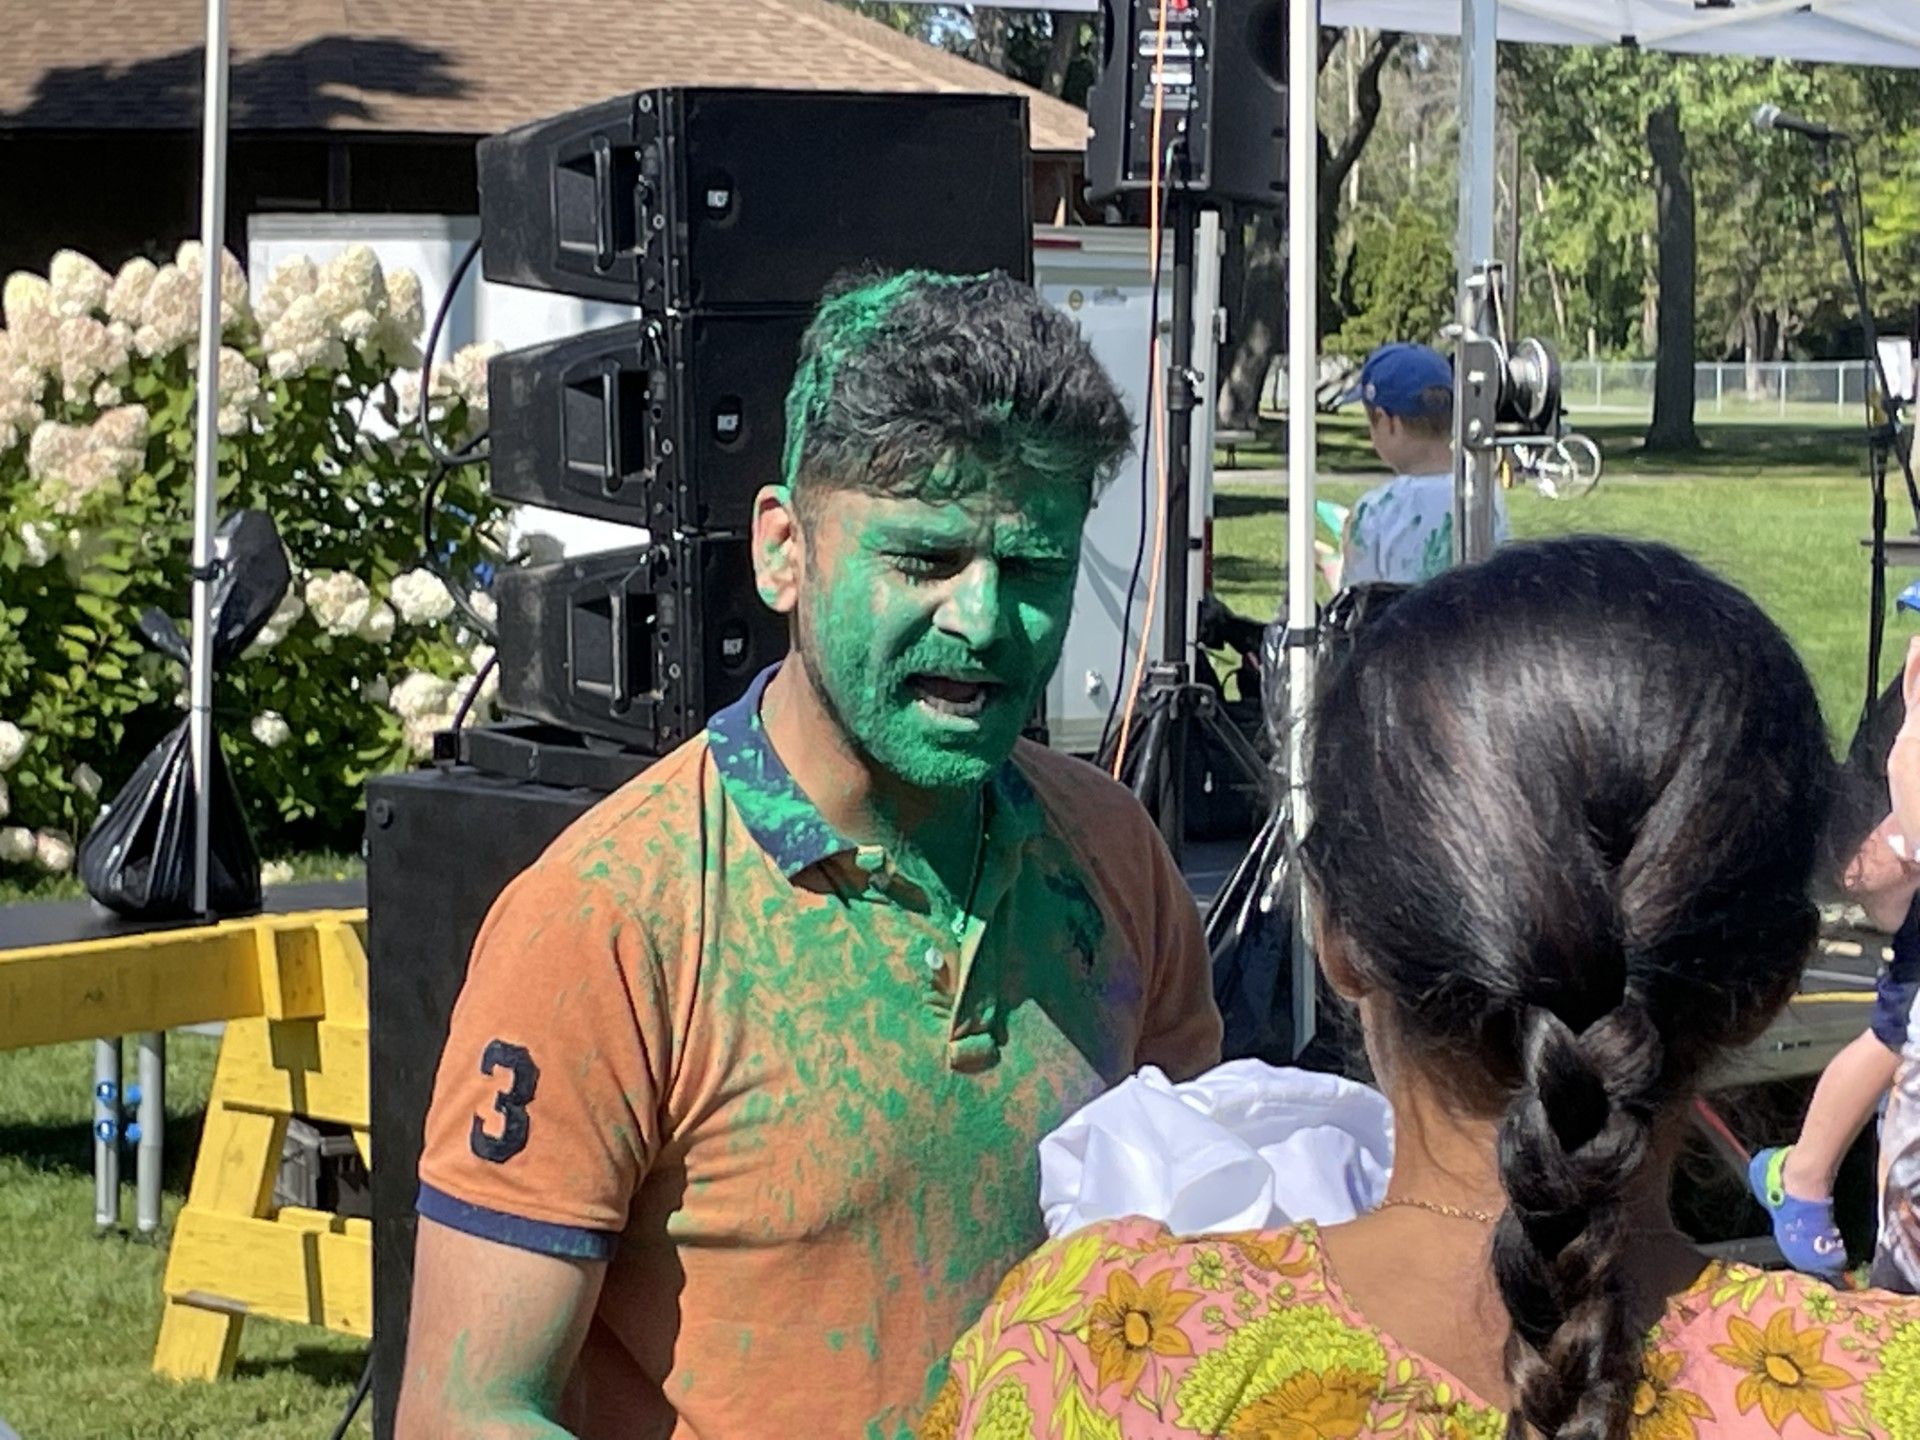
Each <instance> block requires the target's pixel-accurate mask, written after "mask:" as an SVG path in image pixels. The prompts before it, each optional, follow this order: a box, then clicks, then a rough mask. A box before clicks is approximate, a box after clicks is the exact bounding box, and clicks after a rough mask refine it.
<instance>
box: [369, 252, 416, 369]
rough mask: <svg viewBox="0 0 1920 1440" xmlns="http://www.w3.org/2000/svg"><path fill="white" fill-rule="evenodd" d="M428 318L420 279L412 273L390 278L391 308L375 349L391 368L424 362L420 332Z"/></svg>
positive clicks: (396, 273)
mask: <svg viewBox="0 0 1920 1440" xmlns="http://www.w3.org/2000/svg"><path fill="white" fill-rule="evenodd" d="M426 319H427V316H426V304H425V300H424V298H423V296H422V292H421V288H420V277H419V276H418V275H416V274H415V273H414V272H413V271H411V270H396V271H394V272H393V273H392V274H391V275H389V276H387V308H386V312H385V313H384V314H382V315H381V317H380V328H379V330H378V332H377V333H376V334H375V335H374V346H375V348H376V349H377V350H378V351H379V353H380V354H381V355H383V356H384V357H385V358H386V361H387V363H388V364H389V365H392V366H395V367H398V368H402V369H404V368H407V367H410V366H416V365H418V364H419V363H420V332H421V330H422V328H423V327H424V326H425V324H426ZM416 383H417V382H416Z"/></svg>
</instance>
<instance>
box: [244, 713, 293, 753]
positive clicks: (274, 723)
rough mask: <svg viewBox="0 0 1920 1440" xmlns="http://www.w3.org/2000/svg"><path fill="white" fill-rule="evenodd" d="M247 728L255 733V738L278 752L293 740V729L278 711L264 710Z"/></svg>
mask: <svg viewBox="0 0 1920 1440" xmlns="http://www.w3.org/2000/svg"><path fill="white" fill-rule="evenodd" d="M247 728H248V729H249V730H251V731H252V732H253V738H254V739H256V740H258V741H259V742H260V743H261V744H262V745H264V746H266V747H267V749H269V750H278V749H279V748H280V747H281V746H282V745H284V744H286V743H287V741H289V740H291V739H292V738H293V727H292V726H291V725H289V724H287V722H286V719H285V717H283V716H282V715H281V714H280V712H279V711H277V710H262V711H261V712H260V713H259V714H258V715H256V716H254V717H253V722H252V724H250V725H249V726H248V727H247Z"/></svg>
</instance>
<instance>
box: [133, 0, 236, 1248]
mask: <svg viewBox="0 0 1920 1440" xmlns="http://www.w3.org/2000/svg"><path fill="white" fill-rule="evenodd" d="M206 46H207V50H206V86H205V109H204V113H203V118H202V124H203V128H204V132H205V135H204V139H203V141H202V146H201V160H200V165H201V173H200V246H201V257H200V258H201V269H200V354H199V368H198V386H199V394H198V396H197V397H196V398H197V399H198V401H199V406H198V410H197V413H196V416H195V421H194V470H193V635H192V645H193V649H192V660H191V664H190V665H189V667H188V670H189V691H190V704H191V709H190V711H189V714H188V731H187V738H188V742H189V745H190V747H191V751H192V759H193V908H194V911H195V913H196V914H199V915H205V914H206V913H207V859H208V853H209V840H210V837H209V836H208V834H207V796H208V790H209V785H208V781H209V778H210V775H211V772H212V752H213V584H212V576H211V574H210V573H209V570H208V566H210V565H211V564H212V562H213V512H214V506H215V504H216V503H217V501H216V491H215V478H216V477H215V460H216V458H217V452H218V446H219V443H220V433H219V420H218V417H219V414H220V280H221V266H222V259H223V256H224V254H225V251H226V225H227V0H207V39H206ZM139 1073H140V1106H139V1117H140V1118H139V1121H138V1124H139V1126H140V1139H139V1142H138V1149H137V1151H136V1156H135V1191H134V1217H135V1224H136V1226H137V1227H138V1229H139V1231H140V1233H141V1234H143V1235H150V1234H152V1233H153V1232H154V1231H156V1230H158V1229H159V1228H160V1171H161V1163H162V1160H163V1152H164V1146H165V1131H166V1115H167V1101H166V1091H167V1037H166V1034H165V1032H164V1031H150V1032H148V1033H146V1034H143V1035H142V1036H140V1040H139Z"/></svg>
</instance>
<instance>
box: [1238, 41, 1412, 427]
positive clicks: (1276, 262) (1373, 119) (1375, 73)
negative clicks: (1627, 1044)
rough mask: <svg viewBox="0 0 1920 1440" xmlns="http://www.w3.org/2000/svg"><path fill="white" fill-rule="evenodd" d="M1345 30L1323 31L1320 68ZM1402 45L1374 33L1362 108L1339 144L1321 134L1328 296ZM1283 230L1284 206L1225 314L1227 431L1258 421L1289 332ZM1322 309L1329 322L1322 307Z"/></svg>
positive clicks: (1259, 234) (1250, 253)
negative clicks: (1349, 186) (1348, 212)
mask: <svg viewBox="0 0 1920 1440" xmlns="http://www.w3.org/2000/svg"><path fill="white" fill-rule="evenodd" d="M1339 33H1340V32H1339V31H1337V30H1329V29H1326V28H1322V30H1321V32H1320V64H1321V66H1322V68H1324V67H1325V66H1326V63H1327V60H1328V59H1329V57H1330V56H1331V55H1332V54H1333V49H1334V45H1335V43H1337V39H1338V36H1339ZM1399 43H1400V36H1399V34H1398V32H1396V31H1392V30H1385V31H1382V32H1381V33H1380V34H1378V35H1376V36H1375V37H1374V39H1373V44H1372V47H1371V48H1370V49H1369V51H1368V52H1367V59H1366V63H1365V64H1364V65H1362V66H1361V67H1360V74H1359V77H1358V79H1357V81H1356V84H1355V91H1356V96H1357V99H1358V104H1359V108H1358V110H1357V112H1356V113H1355V116H1354V121H1353V125H1352V128H1350V129H1349V130H1348V131H1347V133H1346V135H1345V136H1343V137H1342V138H1341V141H1340V145H1339V148H1338V149H1332V148H1331V147H1330V146H1329V144H1328V142H1327V138H1326V136H1325V135H1322V136H1321V137H1320V146H1319V149H1320V174H1319V177H1318V181H1317V183H1316V186H1315V190H1316V193H1315V196H1314V201H1315V204H1316V206H1317V211H1316V214H1317V216H1318V219H1319V231H1320V237H1319V238H1320V257H1321V261H1322V264H1321V271H1322V277H1321V278H1322V287H1321V288H1322V297H1323V299H1324V294H1325V277H1326V274H1327V267H1328V265H1329V264H1330V262H1331V261H1332V258H1333V240H1334V237H1335V236H1336V235H1337V234H1338V233H1339V227H1340V192H1341V189H1342V188H1343V187H1344V186H1345V184H1346V180H1347V176H1348V175H1349V174H1350V173H1352V170H1353V167H1354V165H1355V164H1356V163H1358V161H1359V159H1360V152H1361V151H1362V150H1364V149H1365V148H1366V144H1367V140H1368V139H1369V138H1370V137H1371V136H1372V134H1373V129H1374V126H1375V125H1376V124H1377V123H1378V122H1379V119H1380V72H1381V71H1382V70H1383V69H1385V68H1386V64H1387V60H1388V58H1389V57H1390V56H1391V55H1392V54H1393V51H1394V47H1396V46H1397V45H1398V44H1399ZM1289 200H1291V197H1289ZM1285 235H1286V222H1285V212H1284V211H1283V212H1280V213H1278V214H1275V213H1271V212H1268V213H1262V214H1261V215H1260V217H1259V218H1258V219H1257V220H1256V221H1255V222H1254V226H1253V234H1252V237H1251V239H1249V241H1248V243H1247V248H1246V262H1245V263H1246V269H1245V272H1244V274H1243V277H1242V281H1241V285H1240V288H1239V294H1240V304H1239V306H1238V307H1237V308H1230V309H1229V310H1228V311H1227V333H1228V336H1229V337H1230V340H1231V343H1232V346H1233V359H1232V362H1231V363H1230V364H1228V365H1227V366H1226V367H1225V370H1224V372H1223V373H1222V375H1221V377H1220V393H1219V397H1218V400H1217V402H1216V406H1215V413H1216V415H1217V417H1218V420H1219V423H1220V425H1221V426H1222V428H1225V429H1244V428H1247V427H1249V426H1251V425H1252V424H1253V423H1254V422H1255V421H1256V420H1257V419H1258V418H1259V413H1260V391H1261V389H1262V387H1263V386H1264V385H1265V384H1266V379H1267V371H1268V370H1269V369H1271V368H1272V366H1273V357H1274V356H1275V355H1276V354H1277V353H1278V352H1279V350H1280V347H1281V342H1282V340H1283V338H1284V336H1285V333H1286V323H1287V265H1286V260H1285V257H1284V255H1283V253H1282V249H1281V242H1282V240H1283V239H1284V237H1285ZM1322 310H1323V321H1324V306H1323V307H1322Z"/></svg>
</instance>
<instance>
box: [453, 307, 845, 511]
mask: <svg viewBox="0 0 1920 1440" xmlns="http://www.w3.org/2000/svg"><path fill="white" fill-rule="evenodd" d="M806 326H807V314H806V312H805V311H800V310H793V311H787V312H784V313H776V314H772V315H752V314H739V315H708V314H691V315H688V314H677V313H668V314H664V315H656V316H652V317H649V318H648V319H646V320H644V321H641V322H639V323H638V324H634V325H618V326H614V327H611V328H609V329H604V330H594V331H590V332H588V333H587V334H585V335H575V336H570V337H568V338H567V339H565V340H556V341H554V342H552V343H551V344H547V345H539V346H535V347H533V348H531V349H527V350H515V351H512V352H510V353H508V354H505V355H496V356H495V357H494V358H493V360H492V361H491V362H489V365H488V370H487V388H488V392H489V399H490V403H491V405H492V409H493V413H494V415H495V416H496V417H498V416H499V415H500V413H501V411H502V409H503V408H504V409H505V410H506V411H507V412H508V413H509V414H511V415H512V416H513V417H514V418H513V421H512V423H510V424H507V425H504V426H503V425H500V424H499V423H498V421H497V419H496V423H495V425H494V427H493V432H492V435H491V437H490V444H491V447H492V466H493V493H494V494H495V495H497V496H499V497H500V498H501V499H503V500H511V501H514V502H516V503H521V504H529V505H545V506H548V507H550V508H552V509H555V510H565V511H567V512H569V513H571V514H575V515H589V516H592V517H593V518H595V519H598V520H613V521H616V522H625V523H627V524H631V525H645V526H648V527H650V528H652V529H656V530H721V531H729V532H733V533H736V534H738V533H744V531H745V530H746V528H747V525H748V524H749V523H750V521H751V520H752V518H753V517H752V506H753V497H754V494H755V492H756V491H758V490H759V488H760V487H761V486H762V485H765V484H767V483H768V481H769V480H770V479H773V478H775V477H777V476H778V475H779V473H780V448H781V441H782V439H783V437H784V435H785V433H786V424H785V414H784V408H785V405H786V398H787V387H788V386H789V385H790V384H791V383H792V381H793V371H794V364H795V361H796V358H797V356H798V355H799V353H800V336H801V333H802V332H803V331H804V330H805V329H806Z"/></svg>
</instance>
